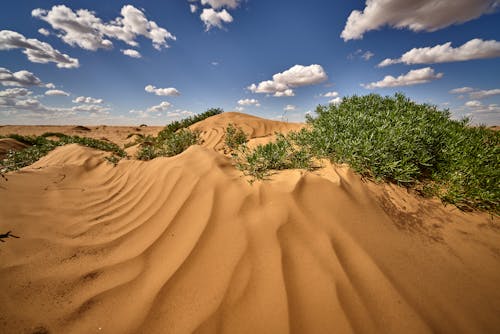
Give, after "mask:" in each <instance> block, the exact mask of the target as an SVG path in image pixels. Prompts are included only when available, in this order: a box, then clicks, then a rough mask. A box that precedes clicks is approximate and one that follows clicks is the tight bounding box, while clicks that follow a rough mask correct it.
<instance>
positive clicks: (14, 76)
mask: <svg viewBox="0 0 500 334" xmlns="http://www.w3.org/2000/svg"><path fill="white" fill-rule="evenodd" d="M0 84H2V86H18V87H28V86H39V85H41V84H42V81H41V80H40V79H39V78H38V77H37V76H36V75H34V74H33V73H31V72H29V71H26V70H22V71H17V72H11V71H9V70H8V69H6V68H3V67H0Z"/></svg>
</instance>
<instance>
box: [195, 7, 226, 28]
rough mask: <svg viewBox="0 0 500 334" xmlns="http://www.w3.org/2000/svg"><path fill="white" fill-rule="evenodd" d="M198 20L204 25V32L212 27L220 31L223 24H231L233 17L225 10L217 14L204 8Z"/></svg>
mask: <svg viewBox="0 0 500 334" xmlns="http://www.w3.org/2000/svg"><path fill="white" fill-rule="evenodd" d="M200 19H201V20H202V21H203V23H204V24H205V30H206V31H208V30H210V29H211V28H213V27H217V28H219V29H221V28H222V24H223V23H231V22H233V17H232V16H231V14H229V13H228V12H227V10H225V9H223V10H221V11H219V12H218V11H216V10H215V9H213V8H204V9H203V11H202V12H201V14H200Z"/></svg>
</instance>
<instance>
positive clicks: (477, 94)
mask: <svg viewBox="0 0 500 334" xmlns="http://www.w3.org/2000/svg"><path fill="white" fill-rule="evenodd" d="M498 94H500V89H499V88H496V89H489V90H476V91H473V92H470V93H469V96H470V97H471V98H473V99H477V100H479V99H484V98H487V97H490V96H495V95H498Z"/></svg>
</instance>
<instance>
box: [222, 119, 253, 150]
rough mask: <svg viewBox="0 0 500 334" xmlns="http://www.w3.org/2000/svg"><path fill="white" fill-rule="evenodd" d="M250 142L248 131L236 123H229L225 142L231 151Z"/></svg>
mask: <svg viewBox="0 0 500 334" xmlns="http://www.w3.org/2000/svg"><path fill="white" fill-rule="evenodd" d="M247 142H248V137H247V135H246V133H245V132H244V131H243V130H242V129H241V128H240V127H237V126H235V125H234V124H232V123H231V124H229V125H228V126H227V128H226V131H225V139H224V143H225V144H226V147H227V148H228V149H229V150H230V151H235V150H237V149H238V148H239V147H240V146H241V145H244V144H246V143H247Z"/></svg>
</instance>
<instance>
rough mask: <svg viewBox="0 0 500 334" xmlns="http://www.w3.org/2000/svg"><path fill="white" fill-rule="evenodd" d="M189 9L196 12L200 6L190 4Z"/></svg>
mask: <svg viewBox="0 0 500 334" xmlns="http://www.w3.org/2000/svg"><path fill="white" fill-rule="evenodd" d="M189 10H190V11H191V13H196V11H197V10H198V6H196V5H193V4H190V5H189Z"/></svg>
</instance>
